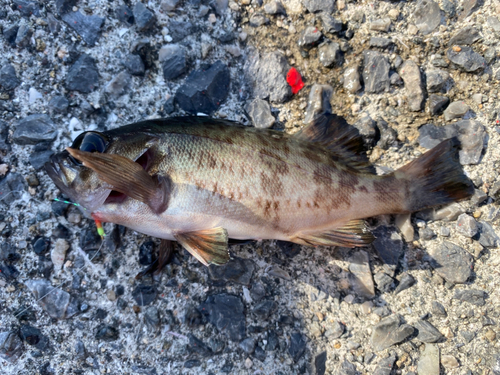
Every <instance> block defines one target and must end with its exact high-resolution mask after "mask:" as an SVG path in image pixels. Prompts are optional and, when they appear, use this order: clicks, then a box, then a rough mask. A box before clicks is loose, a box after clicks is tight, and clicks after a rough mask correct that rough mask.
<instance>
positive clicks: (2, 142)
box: [0, 120, 12, 154]
mask: <svg viewBox="0 0 500 375" xmlns="http://www.w3.org/2000/svg"><path fill="white" fill-rule="evenodd" d="M8 134H9V126H8V125H7V123H6V122H4V121H2V120H0V153H2V154H7V153H8V152H9V151H10V150H11V149H12V147H11V146H10V143H9V142H8Z"/></svg>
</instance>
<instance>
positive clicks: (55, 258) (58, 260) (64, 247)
mask: <svg viewBox="0 0 500 375" xmlns="http://www.w3.org/2000/svg"><path fill="white" fill-rule="evenodd" d="M68 249H69V243H68V242H67V241H66V240H63V239H62V238H59V239H58V240H57V241H56V243H55V244H54V248H53V249H52V251H51V252H50V259H51V260H52V263H53V264H54V269H56V270H60V269H61V268H62V266H63V264H64V259H65V258H66V251H68Z"/></svg>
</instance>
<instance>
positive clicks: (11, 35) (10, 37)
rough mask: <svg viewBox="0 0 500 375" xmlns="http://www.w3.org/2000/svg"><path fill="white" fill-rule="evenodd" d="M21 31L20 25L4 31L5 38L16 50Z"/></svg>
mask: <svg viewBox="0 0 500 375" xmlns="http://www.w3.org/2000/svg"><path fill="white" fill-rule="evenodd" d="M18 30H19V26H18V25H14V26H12V27H6V28H4V29H3V37H4V39H5V41H6V42H7V43H8V44H9V45H10V46H11V47H12V48H16V36H17V31H18Z"/></svg>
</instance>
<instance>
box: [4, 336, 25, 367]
mask: <svg viewBox="0 0 500 375" xmlns="http://www.w3.org/2000/svg"><path fill="white" fill-rule="evenodd" d="M23 352H24V345H23V342H22V341H21V339H20V337H19V335H18V334H17V332H16V331H5V332H0V358H2V359H3V360H4V361H8V362H10V363H15V362H16V361H17V360H18V359H19V357H20V356H21V355H22V354H23Z"/></svg>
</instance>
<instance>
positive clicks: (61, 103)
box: [49, 95, 69, 113]
mask: <svg viewBox="0 0 500 375" xmlns="http://www.w3.org/2000/svg"><path fill="white" fill-rule="evenodd" d="M68 106H69V100H68V99H66V97H65V96H63V95H56V96H54V97H53V98H52V99H50V101H49V109H50V110H51V111H53V112H56V113H66V112H67V111H68Z"/></svg>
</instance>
